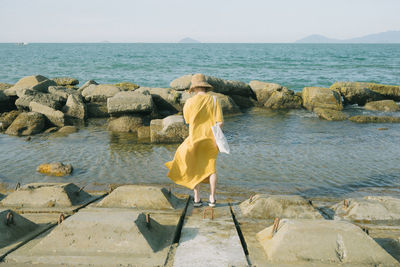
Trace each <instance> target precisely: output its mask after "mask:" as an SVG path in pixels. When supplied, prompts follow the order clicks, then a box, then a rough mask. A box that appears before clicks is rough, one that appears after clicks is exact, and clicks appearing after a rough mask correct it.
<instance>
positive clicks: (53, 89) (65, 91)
mask: <svg viewBox="0 0 400 267" xmlns="http://www.w3.org/2000/svg"><path fill="white" fill-rule="evenodd" d="M48 91H49V93H50V94H53V95H58V96H60V97H62V98H63V99H65V101H66V100H67V98H68V96H70V95H77V96H78V95H79V96H80V94H79V92H78V91H77V90H76V89H71V88H67V87H64V86H49V88H48Z"/></svg>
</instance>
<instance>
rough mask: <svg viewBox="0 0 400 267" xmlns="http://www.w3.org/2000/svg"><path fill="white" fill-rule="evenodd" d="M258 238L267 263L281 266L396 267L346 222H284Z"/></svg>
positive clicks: (370, 241) (373, 243) (390, 257)
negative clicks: (274, 229) (275, 229)
mask: <svg viewBox="0 0 400 267" xmlns="http://www.w3.org/2000/svg"><path fill="white" fill-rule="evenodd" d="M273 228H274V227H273V226H270V227H267V228H265V229H264V230H262V231H260V232H259V233H258V234H257V239H258V240H259V242H260V243H261V245H262V246H263V248H264V251H265V253H266V255H267V259H268V261H270V262H271V263H279V264H285V263H286V264H296V265H297V266H299V265H304V264H309V265H311V264H314V266H317V265H321V264H332V265H333V264H335V265H338V264H348V265H350V264H351V265H352V266H353V265H356V266H377V265H381V266H397V265H398V263H397V261H396V260H395V259H394V258H393V257H392V256H390V255H389V254H388V253H387V252H386V251H385V250H384V249H383V248H381V247H380V246H379V245H378V244H377V243H376V242H375V241H374V240H373V239H372V238H371V237H369V236H368V235H367V234H366V233H364V232H363V231H362V230H361V229H360V228H359V227H357V226H355V225H353V224H351V223H349V222H345V221H332V220H290V219H284V220H282V221H281V222H280V223H279V226H278V227H277V231H276V232H275V233H273Z"/></svg>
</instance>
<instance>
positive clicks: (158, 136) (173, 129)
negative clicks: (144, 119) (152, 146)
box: [150, 115, 189, 143]
mask: <svg viewBox="0 0 400 267" xmlns="http://www.w3.org/2000/svg"><path fill="white" fill-rule="evenodd" d="M188 135H189V127H188V126H187V125H186V124H185V122H184V120H183V116H181V115H172V116H168V117H166V118H164V119H158V120H152V121H151V122H150V140H151V142H152V143H179V142H182V141H183V140H185V138H186V137H187V136H188Z"/></svg>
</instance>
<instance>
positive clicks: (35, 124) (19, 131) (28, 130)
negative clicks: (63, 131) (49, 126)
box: [6, 112, 46, 136]
mask: <svg viewBox="0 0 400 267" xmlns="http://www.w3.org/2000/svg"><path fill="white" fill-rule="evenodd" d="M45 124H46V119H45V117H44V116H43V115H42V114H40V113H37V112H23V113H21V114H19V115H18V117H17V118H16V119H15V120H14V121H13V122H12V123H11V125H10V126H9V127H8V128H7V131H6V134H9V135H17V136H21V135H33V134H37V133H40V132H41V131H42V130H43V129H44V127H45Z"/></svg>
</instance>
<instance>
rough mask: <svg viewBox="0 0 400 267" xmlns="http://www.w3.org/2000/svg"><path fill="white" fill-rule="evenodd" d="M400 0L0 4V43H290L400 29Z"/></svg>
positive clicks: (20, 0) (30, 0)
mask: <svg viewBox="0 0 400 267" xmlns="http://www.w3.org/2000/svg"><path fill="white" fill-rule="evenodd" d="M399 11H400V1H399V0H279V1H276V0H275V1H270V0H247V1H239V0H202V1H191V0H142V1H139V0H138V1H137V0H112V1H106V0H0V42H100V41H105V40H107V41H110V42H177V41H179V40H180V39H182V38H184V37H191V38H194V39H197V40H200V41H202V42H293V41H296V40H297V39H300V38H303V37H305V36H307V35H310V34H322V35H325V36H327V37H330V38H338V39H345V38H353V37H359V36H362V35H366V34H371V33H378V32H383V31H388V30H400V17H399Z"/></svg>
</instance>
